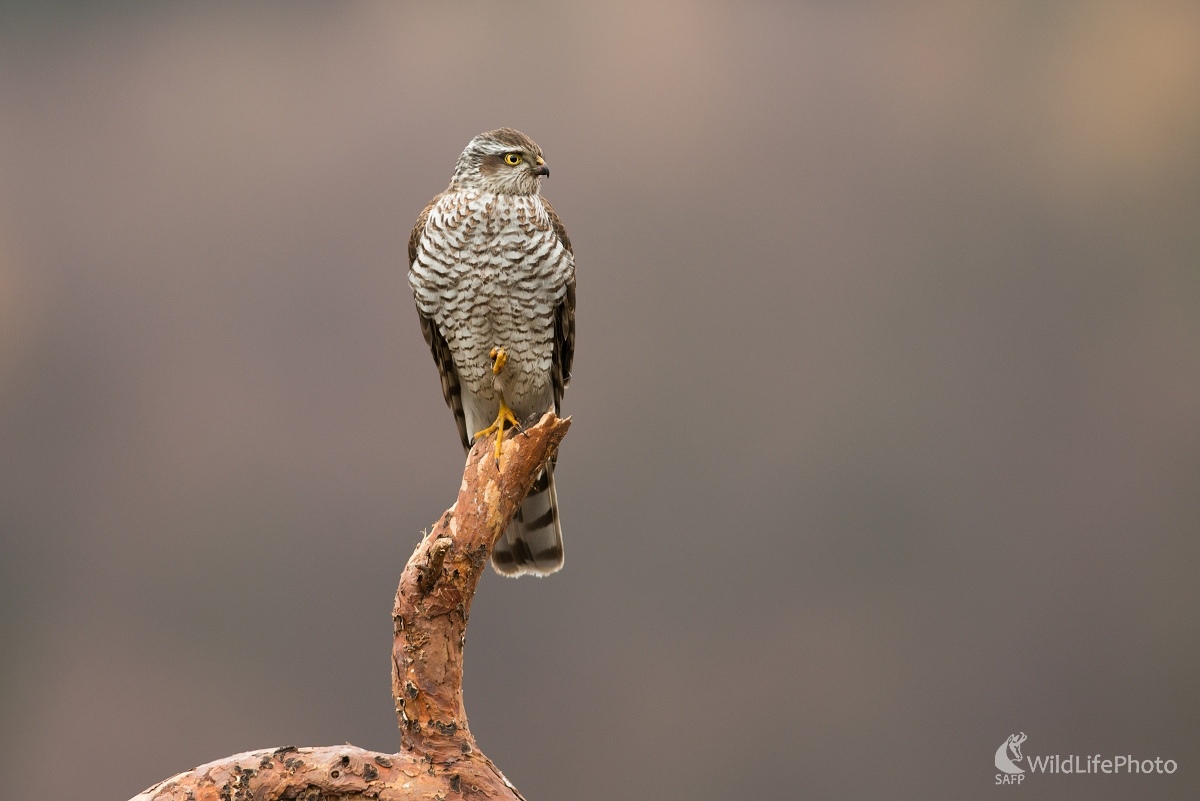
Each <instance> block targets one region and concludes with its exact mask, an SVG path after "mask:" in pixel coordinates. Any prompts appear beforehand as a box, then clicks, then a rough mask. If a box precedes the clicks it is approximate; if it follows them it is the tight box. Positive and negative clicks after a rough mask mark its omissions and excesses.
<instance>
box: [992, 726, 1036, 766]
mask: <svg viewBox="0 0 1200 801" xmlns="http://www.w3.org/2000/svg"><path fill="white" fill-rule="evenodd" d="M1027 739H1029V738H1028V737H1026V736H1025V732H1021V733H1020V734H1010V735H1008V739H1007V740H1005V741H1004V742H1003V743H1001V744H1000V747H999V748H997V749H996V769H997V770H1002V771H1004V772H1005V773H1010V774H1013V773H1024V772H1025V769H1024V768H1021V767H1018V766H1017V764H1016V763H1017V762H1020V761H1021V743H1023V742H1025V741H1026V740H1027ZM1009 751H1012V754H1013V756H1012V759H1010V758H1009V756H1008V752H1009ZM1014 760H1015V761H1014Z"/></svg>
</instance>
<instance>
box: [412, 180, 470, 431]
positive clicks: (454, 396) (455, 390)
mask: <svg viewBox="0 0 1200 801" xmlns="http://www.w3.org/2000/svg"><path fill="white" fill-rule="evenodd" d="M441 197H442V196H441V195H438V196H437V197H435V198H434V199H433V200H431V201H429V205H428V206H426V207H425V208H424V209H423V210H422V211H421V216H419V217H417V224H416V225H414V226H413V229H412V234H410V235H409V237H408V264H409V268H410V269H411V267H412V264H413V262H415V261H416V260H417V248H418V246H420V244H421V237H422V236H423V235H424V233H425V223H426V221H428V219H429V210H430V209H432V208H433V206H434V204H435V203H437V202H438V200H440V199H441ZM417 317H418V319H419V320H420V321H421V334H422V335H424V337H425V343H426V344H427V345H429V350H430V351H432V353H433V362H434V364H436V365H437V369H438V373H439V374H440V375H441V377H442V397H443V398H445V399H446V405H447V406H449V407H450V411H452V412H454V423H455V425H457V426H458V436H459V438H460V439H462V443H463V448H465V449H466V450H470V449H471V438H470V435H469V434H468V433H467V416H466V414H464V413H463V404H462V385H461V384H460V383H459V380H458V368H456V367H455V366H454V357H453V356H452V355H451V354H450V346H449V345H448V344H446V338H445V337H444V336H442V332H441V331H439V330H438V327H437V323H436V322H435V321H434V319H433V318H432V317H429V316H427V315H425V314H422V313H421V310H420V309H417Z"/></svg>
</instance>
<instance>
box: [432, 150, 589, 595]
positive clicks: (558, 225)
mask: <svg viewBox="0 0 1200 801" xmlns="http://www.w3.org/2000/svg"><path fill="white" fill-rule="evenodd" d="M549 174H550V169H549V167H548V166H547V165H546V162H545V159H543V157H542V150H541V148H540V147H538V146H537V144H536V143H535V142H534V141H533V140H532V139H530V138H529V137H528V136H526V135H525V134H523V133H521V132H519V131H514V130H512V129H511V128H499V129H497V130H495V131H488V132H487V133H482V134H480V135H479V136H476V137H475V138H474V139H472V140H471V141H470V143H469V144H468V145H467V147H466V149H465V150H464V151H463V152H462V155H460V156H459V157H458V163H457V164H456V165H455V168H454V176H453V177H452V178H451V179H450V186H449V188H447V189H446V191H445V192H442V193H441V194H440V195H438V196H437V197H435V198H434V199H433V200H431V201H430V202H429V205H428V206H426V207H425V210H424V211H422V212H421V216H420V217H418V218H417V224H416V226H415V227H414V228H413V230H412V236H411V237H410V238H409V241H408V262H409V272H408V281H409V283H410V284H411V285H412V290H413V295H414V296H415V297H416V301H417V314H418V316H419V317H420V320H421V331H422V333H424V335H425V341H426V342H427V343H429V347H430V349H431V350H432V351H433V360H434V362H435V363H436V364H437V368H438V372H440V373H441V376H442V394H443V395H444V396H445V399H446V404H447V405H448V406H449V407H450V409H451V410H452V411H453V412H454V419H455V422H456V423H457V424H458V433H459V436H460V437H461V438H462V443H463V447H464V448H466V449H467V450H468V451H469V450H470V448H471V444H472V443H473V442H474V441H475V439H476V438H477V437H486V436H492V435H495V437H496V450H495V457H496V459H497V460H499V458H500V445H501V442H502V440H503V437H504V430H505V427H506V426H519V425H520V424H521V423H522V422H525V421H528V420H531V419H533V418H534V417H535V416H540V415H541V414H543V413H544V412H546V411H549V410H550V409H553V410H554V411H555V412H556V413H558V412H559V411H560V404H561V403H562V396H563V391H564V390H565V389H566V388H567V383H568V382H569V381H570V378H571V359H572V356H573V355H574V350H575V258H574V255H573V253H572V251H571V240H570V239H569V238H567V232H566V229H564V228H563V224H562V221H561V220H559V218H558V215H557V214H555V213H554V209H553V208H551V206H550V203H549V202H547V201H546V199H545V198H543V197H542V196H541V195H540V194H539V193H538V192H539V189H540V188H541V182H542V178H543V177H545V176H547V175H549ZM472 432H473V433H472ZM553 468H554V465H553V463H551V464H548V465H546V467H545V469H544V470H543V471H542V473H541V475H540V476H539V477H538V479H537V481H536V482H535V483H534V485H533V489H532V490H531V491H530V493H529V496H528V497H527V498H526V499H525V501H524V502H523V503H522V504H521V508H520V510H519V511H518V512H517V516H516V518H514V520H513V521H512V523H510V524H509V526H508V529H507V530H506V531H505V533H504V535H503V536H501V537H500V539H499V540H497V542H496V546H495V548H494V550H493V551H492V566H493V567H494V568H495V569H496V572H498V573H501V574H503V575H506V576H520V575H523V574H526V573H530V574H533V575H539V576H544V575H548V574H550V573H553V572H555V571H556V570H558V569H559V568H561V567H562V564H563V546H562V528H561V526H560V524H559V520H558V498H557V496H556V493H555V489H554V472H553Z"/></svg>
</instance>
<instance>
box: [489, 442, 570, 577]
mask: <svg viewBox="0 0 1200 801" xmlns="http://www.w3.org/2000/svg"><path fill="white" fill-rule="evenodd" d="M562 566H563V541H562V526H561V525H559V522H558V495H557V493H555V491H554V467H553V465H549V464H548V465H546V468H545V469H544V470H543V471H542V474H541V475H540V476H538V477H537V480H536V481H534V482H533V489H531V490H530V491H529V495H527V496H526V497H525V500H524V501H522V502H521V508H520V509H518V510H517V515H516V517H514V518H513V519H512V522H511V523H509V524H508V528H507V529H506V530H505V531H504V534H502V535H501V536H500V539H498V540H496V547H495V548H493V549H492V567H494V568H495V569H496V572H497V573H499V574H500V575H502V576H511V577H513V578H516V577H517V576H523V575H525V574H527V573H528V574H532V575H534V576H548V575H550V574H551V573H554V572H556V571H558V569H559V568H561V567H562Z"/></svg>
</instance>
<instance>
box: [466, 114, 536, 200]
mask: <svg viewBox="0 0 1200 801" xmlns="http://www.w3.org/2000/svg"><path fill="white" fill-rule="evenodd" d="M549 174H550V168H549V167H548V166H546V160H545V159H543V158H542V149H541V148H540V147H538V146H537V142H535V141H533V140H532V139H530V138H529V137H528V136H526V135H525V134H523V133H521V132H520V131H514V130H513V129H512V128H497V129H496V130H494V131H488V132H487V133H481V134H480V135H479V136H477V137H475V138H474V139H472V140H471V141H470V142H469V143H468V144H467V147H466V149H465V150H464V151H463V152H462V155H461V156H459V157H458V163H457V164H456V165H455V167H454V177H453V178H452V179H451V180H450V186H452V187H458V188H462V189H480V190H482V191H484V192H496V193H497V194H503V195H536V194H537V193H538V190H539V189H540V188H541V185H542V177H543V176H546V175H549Z"/></svg>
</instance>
